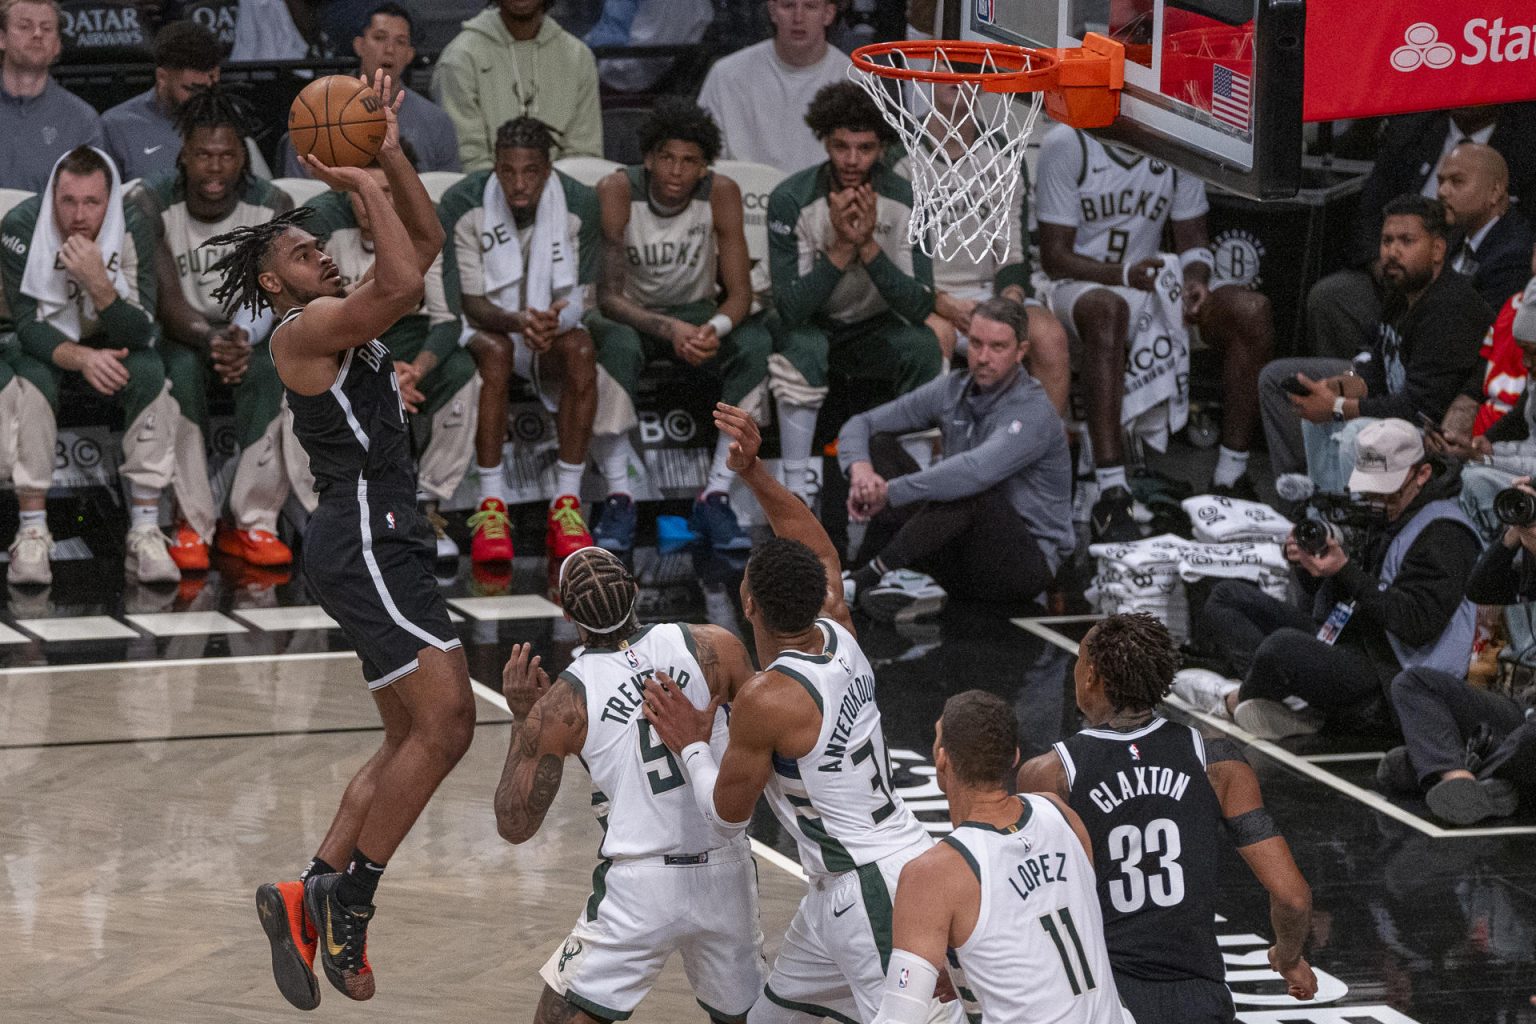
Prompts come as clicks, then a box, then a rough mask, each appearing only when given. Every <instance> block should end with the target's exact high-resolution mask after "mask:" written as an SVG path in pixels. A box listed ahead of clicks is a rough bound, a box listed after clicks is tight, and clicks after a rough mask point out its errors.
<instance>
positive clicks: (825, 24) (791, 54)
mask: <svg viewBox="0 0 1536 1024" xmlns="http://www.w3.org/2000/svg"><path fill="white" fill-rule="evenodd" d="M767 3H768V17H769V18H770V19H771V20H772V21H773V38H771V39H765V40H763V41H762V42H760V43H754V44H753V45H751V46H748V47H746V48H745V49H741V50H737V51H736V52H735V53H733V54H730V55H729V56H726V57H722V58H720V59H719V60H718V61H716V62H715V65H714V67H712V68H710V69H709V74H708V75H707V76H706V77H705V79H704V85H703V87H702V88H700V89H699V106H701V107H703V108H704V109H705V110H707V111H709V114H710V116H711V117H713V118H714V119H715V123H716V124H718V125H719V126H720V131H721V133H722V135H723V136H724V138H723V140H722V145H721V149H720V152H721V154H722V155H723V156H725V157H726V158H727V159H729V160H750V161H751V162H753V163H758V164H768V165H769V166H770V167H777V168H778V169H779V170H781V171H787V172H789V173H794V172H796V171H802V170H804V169H805V168H807V167H811V166H813V165H815V164H819V163H821V162H822V160H824V159H826V151H825V149H824V147H823V142H824V140H823V139H822V138H821V137H820V136H818V135H817V134H816V133H815V132H814V131H813V130H808V129H807V128H806V126H805V123H804V122H803V121H801V119H800V117H799V112H800V111H802V110H806V109H807V108H809V107H810V105H811V100H813V99H814V98H815V97H816V95H817V93H819V92H820V91H821V90H822V89H823V88H825V87H826V86H829V85H837V84H842V83H846V82H847V81H848V55H847V54H846V53H843V52H842V51H841V50H839V49H837V48H836V47H834V46H832V45H830V44H829V43H828V42H827V29H828V28H829V27H830V26H831V25H832V23H833V22H834V21H836V20H837V2H836V0H767Z"/></svg>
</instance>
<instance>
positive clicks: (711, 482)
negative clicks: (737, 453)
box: [699, 433, 736, 498]
mask: <svg viewBox="0 0 1536 1024" xmlns="http://www.w3.org/2000/svg"><path fill="white" fill-rule="evenodd" d="M730 457H731V435H730V434H726V433H721V435H720V436H719V437H718V438H716V439H715V457H714V459H713V460H712V461H711V462H710V464H709V476H708V477H707V478H706V479H705V481H704V490H703V491H701V492H700V493H699V497H701V498H703V497H706V496H708V495H711V494H715V493H720V494H729V493H731V478H732V477H734V476H735V475H736V474H735V473H732V472H731V471H730V469H728V468H727V467H726V465H725V460H726V459H728V458H730Z"/></svg>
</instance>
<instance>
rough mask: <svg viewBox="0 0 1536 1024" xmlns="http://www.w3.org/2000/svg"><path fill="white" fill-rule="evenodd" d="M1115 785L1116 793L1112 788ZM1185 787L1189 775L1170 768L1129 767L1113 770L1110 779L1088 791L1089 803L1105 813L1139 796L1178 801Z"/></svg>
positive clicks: (1182, 796)
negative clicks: (1113, 773) (1128, 768)
mask: <svg viewBox="0 0 1536 1024" xmlns="http://www.w3.org/2000/svg"><path fill="white" fill-rule="evenodd" d="M1117 787H1118V792H1117V791H1116V788H1117ZM1188 788H1189V776H1188V775H1187V774H1185V773H1184V772H1176V771H1174V770H1173V769H1172V768H1156V767H1133V768H1131V769H1130V771H1129V772H1126V771H1118V772H1115V777H1114V778H1113V779H1106V780H1104V781H1103V782H1101V783H1099V784H1098V785H1097V786H1094V787H1093V788H1092V789H1090V790H1089V791H1088V798H1089V799H1090V800H1092V801H1093V805H1094V806H1095V807H1097V808H1098V809H1099V810H1101V811H1103V812H1104V813H1105V814H1108V813H1110V812H1111V811H1113V810H1114V809H1115V808H1116V807H1119V806H1120V805H1121V804H1123V803H1125V802H1126V801H1127V800H1134V799H1135V798H1136V797H1139V796H1166V797H1171V798H1173V799H1174V800H1182V799H1183V798H1184V791H1185V790H1186V789H1188Z"/></svg>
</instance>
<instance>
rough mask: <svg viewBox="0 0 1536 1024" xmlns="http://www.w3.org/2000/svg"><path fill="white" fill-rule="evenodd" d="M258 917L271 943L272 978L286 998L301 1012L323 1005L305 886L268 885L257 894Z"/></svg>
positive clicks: (288, 884) (312, 926) (270, 883)
mask: <svg viewBox="0 0 1536 1024" xmlns="http://www.w3.org/2000/svg"><path fill="white" fill-rule="evenodd" d="M256 913H257V915H258V916H259V917H260V918H261V927H262V930H263V931H265V932H266V933H267V941H268V942H270V943H272V977H273V979H275V980H276V981H277V990H278V991H279V992H281V993H282V994H283V998H284V999H286V1000H288V1001H289V1002H290V1003H292V1004H293V1005H294V1006H297V1007H298V1008H299V1009H301V1010H313V1009H314V1008H315V1007H317V1006H319V1005H320V983H319V982H318V981H317V980H315V943H316V938H317V936H316V935H315V927H314V923H313V922H312V921H311V920H310V919H309V915H308V914H307V913H305V911H304V883H303V882H268V883H266V884H265V885H263V886H261V887H260V888H259V889H257V890H256Z"/></svg>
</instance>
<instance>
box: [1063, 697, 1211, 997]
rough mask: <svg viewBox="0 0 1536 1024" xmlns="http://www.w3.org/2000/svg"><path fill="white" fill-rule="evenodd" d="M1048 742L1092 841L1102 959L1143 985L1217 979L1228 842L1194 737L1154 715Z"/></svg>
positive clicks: (1199, 742) (1188, 730)
mask: <svg viewBox="0 0 1536 1024" xmlns="http://www.w3.org/2000/svg"><path fill="white" fill-rule="evenodd" d="M1055 747H1056V753H1057V754H1058V755H1059V756H1060V758H1061V763H1062V766H1063V767H1064V768H1065V769H1066V774H1067V787H1068V790H1069V798H1068V803H1069V804H1070V805H1071V807H1072V809H1073V810H1074V811H1076V812H1077V813H1078V815H1079V816H1080V817H1081V818H1082V819H1083V824H1084V825H1085V826H1087V828H1088V834H1089V836H1090V837H1091V838H1092V840H1093V863H1094V873H1095V874H1096V875H1097V878H1098V889H1099V903H1100V905H1101V907H1102V908H1103V911H1104V937H1105V940H1106V941H1107V943H1108V946H1109V959H1110V963H1111V964H1113V965H1114V968H1115V970H1116V971H1119V972H1123V973H1125V974H1128V975H1131V976H1132V977H1136V978H1143V979H1146V980H1149V981H1175V980H1178V979H1182V978H1205V979H1208V980H1210V981H1216V982H1220V981H1222V980H1223V978H1224V975H1225V970H1224V968H1223V966H1222V960H1221V950H1220V948H1219V947H1218V946H1217V945H1216V930H1215V914H1216V906H1215V902H1216V901H1215V896H1216V886H1217V870H1218V865H1219V862H1220V858H1219V853H1220V846H1219V845H1218V844H1221V843H1224V842H1227V841H1228V840H1227V838H1226V834H1225V829H1224V825H1223V822H1222V813H1221V804H1220V802H1219V801H1218V800H1217V798H1216V791H1215V790H1214V789H1212V788H1211V783H1210V779H1209V777H1208V776H1207V775H1206V773H1205V769H1206V763H1205V744H1204V742H1203V741H1202V740H1201V738H1200V734H1199V733H1198V732H1196V731H1195V730H1194V729H1191V728H1189V727H1188V726H1185V725H1179V724H1178V723H1176V722H1170V721H1168V720H1167V719H1165V718H1160V717H1154V718H1153V719H1152V721H1151V722H1150V723H1149V724H1147V725H1145V726H1142V727H1141V728H1139V729H1136V730H1133V731H1130V732H1117V731H1114V730H1110V729H1084V730H1083V731H1082V732H1080V733H1078V734H1077V735H1075V736H1071V737H1069V738H1068V739H1066V740H1064V741H1062V742H1060V743H1057V744H1056V745H1055Z"/></svg>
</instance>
